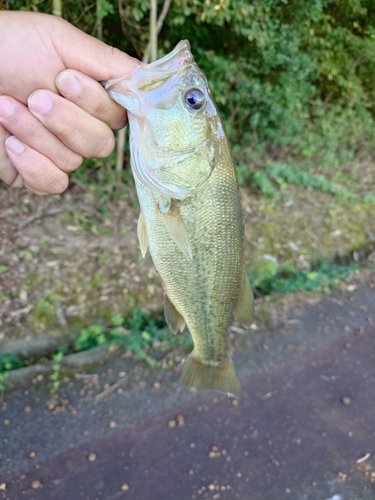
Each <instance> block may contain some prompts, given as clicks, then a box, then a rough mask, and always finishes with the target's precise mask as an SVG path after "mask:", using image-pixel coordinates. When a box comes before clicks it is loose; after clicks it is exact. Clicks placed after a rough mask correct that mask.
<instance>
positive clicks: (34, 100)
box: [29, 90, 52, 115]
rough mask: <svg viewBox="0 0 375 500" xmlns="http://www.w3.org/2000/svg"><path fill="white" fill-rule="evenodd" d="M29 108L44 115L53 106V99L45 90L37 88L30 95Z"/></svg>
mask: <svg viewBox="0 0 375 500" xmlns="http://www.w3.org/2000/svg"><path fill="white" fill-rule="evenodd" d="M29 108H30V110H31V111H33V112H34V113H39V114H41V115H44V114H45V113H48V111H49V110H50V109H51V108H52V99H51V98H50V96H49V95H48V94H47V92H44V91H43V90H37V91H36V92H34V93H33V94H31V96H30V97H29Z"/></svg>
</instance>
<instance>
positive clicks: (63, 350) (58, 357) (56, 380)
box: [50, 346, 69, 389]
mask: <svg viewBox="0 0 375 500" xmlns="http://www.w3.org/2000/svg"><path fill="white" fill-rule="evenodd" d="M68 352H69V349H68V348H67V347H66V346H63V347H60V349H58V351H57V353H56V354H55V355H54V356H53V358H52V359H53V361H54V363H53V365H52V373H51V375H50V380H51V382H52V387H53V389H58V388H59V387H60V377H61V361H62V360H63V359H64V356H65V355H66V354H68Z"/></svg>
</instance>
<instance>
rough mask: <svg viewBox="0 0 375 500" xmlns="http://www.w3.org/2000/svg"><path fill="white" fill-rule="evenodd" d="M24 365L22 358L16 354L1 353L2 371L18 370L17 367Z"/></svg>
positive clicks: (0, 367) (0, 368) (0, 365)
mask: <svg viewBox="0 0 375 500" xmlns="http://www.w3.org/2000/svg"><path fill="white" fill-rule="evenodd" d="M23 366H24V365H23V362H22V360H21V358H19V357H18V356H16V355H15V354H11V353H5V354H0V373H5V372H9V371H11V370H16V369H17V368H22V367H23Z"/></svg>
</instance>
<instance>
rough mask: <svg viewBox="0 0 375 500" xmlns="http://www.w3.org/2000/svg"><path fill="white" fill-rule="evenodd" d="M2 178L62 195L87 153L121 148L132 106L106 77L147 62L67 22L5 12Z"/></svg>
mask: <svg viewBox="0 0 375 500" xmlns="http://www.w3.org/2000/svg"><path fill="white" fill-rule="evenodd" d="M0 37H1V43H0V68H1V71H0V180H2V181H3V182H5V183H6V184H8V185H9V186H13V187H16V188H26V189H28V190H29V191H31V192H33V193H35V194H38V195H47V194H55V193H62V192H63V191H65V189H66V188H67V186H68V182H69V181H68V175H67V173H69V172H72V171H74V170H75V169H77V168H78V167H79V166H80V165H81V163H82V161H83V158H104V157H106V156H108V155H109V154H110V153H111V152H112V151H113V149H114V146H115V139H114V135H113V132H112V130H117V129H120V128H122V127H123V126H124V125H125V124H126V122H127V117H126V111H125V110H124V109H123V108H122V107H121V106H119V105H118V104H116V103H115V102H114V101H112V99H111V98H110V97H109V96H108V94H107V92H106V91H105V90H104V89H103V87H102V86H101V85H100V83H99V82H101V81H105V80H109V79H111V78H119V77H121V76H124V75H126V74H129V73H131V72H132V71H133V69H134V68H135V66H137V65H138V64H139V61H137V60H136V59H133V58H132V57H130V56H127V55H126V54H124V53H122V52H120V51H119V50H117V49H114V48H113V47H110V46H108V45H106V44H104V43H102V42H100V41H99V40H97V39H95V38H93V37H91V36H89V35H86V34H85V33H83V32H82V31H80V30H78V29H76V28H75V27H73V26H72V25H71V24H69V23H67V22H65V21H63V20H62V19H59V18H56V17H54V16H49V15H45V14H38V13H31V12H15V11H13V12H9V11H0Z"/></svg>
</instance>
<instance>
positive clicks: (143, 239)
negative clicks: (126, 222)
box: [137, 212, 148, 257]
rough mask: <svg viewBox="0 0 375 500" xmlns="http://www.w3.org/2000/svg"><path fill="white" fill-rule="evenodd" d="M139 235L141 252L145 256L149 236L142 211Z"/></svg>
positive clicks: (138, 229)
mask: <svg viewBox="0 0 375 500" xmlns="http://www.w3.org/2000/svg"><path fill="white" fill-rule="evenodd" d="M137 236H138V241H139V246H140V247H141V252H142V255H143V257H144V256H145V255H146V253H147V248H148V237H147V231H146V221H145V218H144V216H143V213H142V212H141V213H140V214H139V219H138V225H137Z"/></svg>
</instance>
